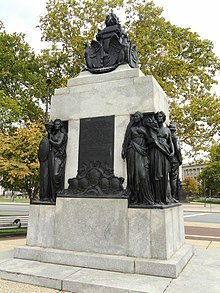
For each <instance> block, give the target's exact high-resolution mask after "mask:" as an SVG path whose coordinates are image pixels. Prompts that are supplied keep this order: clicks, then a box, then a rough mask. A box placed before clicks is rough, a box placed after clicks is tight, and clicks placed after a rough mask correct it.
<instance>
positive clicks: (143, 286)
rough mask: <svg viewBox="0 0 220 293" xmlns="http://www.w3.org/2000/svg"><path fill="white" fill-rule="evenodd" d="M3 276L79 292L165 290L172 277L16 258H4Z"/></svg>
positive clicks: (0, 270)
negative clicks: (117, 271)
mask: <svg viewBox="0 0 220 293" xmlns="http://www.w3.org/2000/svg"><path fill="white" fill-rule="evenodd" d="M0 279H5V280H10V281H15V282H20V283H26V284H31V285H37V286H42V287H48V288H54V289H58V290H64V291H70V292H75V293H79V292H87V293H137V292H138V293H142V292H143V293H153V292H157V293H162V292H164V291H165V289H166V288H167V287H168V286H169V284H170V283H171V280H172V279H170V278H162V277H152V276H145V275H138V274H125V273H116V272H109V271H101V270H93V269H85V268H80V267H71V266H64V265H57V264H49V263H42V262H39V261H30V260H23V259H13V258H11V259H8V258H6V259H5V260H4V259H1V260H0Z"/></svg>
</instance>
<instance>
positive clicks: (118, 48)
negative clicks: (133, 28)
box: [85, 11, 138, 73]
mask: <svg viewBox="0 0 220 293" xmlns="http://www.w3.org/2000/svg"><path fill="white" fill-rule="evenodd" d="M105 24H106V27H105V28H104V29H103V30H98V33H97V35H96V40H92V42H91V46H89V45H88V44H86V51H85V59H86V65H87V70H89V71H90V72H91V73H105V72H110V71H112V70H114V69H116V68H117V67H118V66H119V65H121V64H129V65H130V67H132V68H135V67H138V56H137V50H136V45H132V44H131V40H130V39H129V38H128V36H127V34H126V32H124V31H123V30H122V28H121V25H120V22H119V19H118V17H117V16H116V15H115V14H114V13H113V11H112V12H110V13H109V15H107V16H106V20H105Z"/></svg>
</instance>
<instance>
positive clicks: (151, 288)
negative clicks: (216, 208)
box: [0, 238, 220, 293]
mask: <svg viewBox="0 0 220 293" xmlns="http://www.w3.org/2000/svg"><path fill="white" fill-rule="evenodd" d="M25 241H26V239H25V238H17V239H10V238H8V239H0V252H1V253H0V276H1V269H3V270H4V266H6V267H7V264H8V263H10V260H12V258H13V250H12V249H13V248H14V247H16V246H20V245H24V244H25ZM186 243H188V244H194V245H195V248H196V250H195V256H193V258H192V259H191V260H190V262H189V263H188V265H187V266H186V267H185V268H184V270H183V272H182V273H181V274H180V276H179V277H178V278H177V279H170V278H161V277H152V276H144V275H132V274H121V273H114V272H104V271H97V270H91V269H84V268H76V267H75V268H70V267H69V268H68V267H67V266H60V265H52V264H49V265H48V264H43V263H38V262H30V261H28V262H29V263H31V266H30V264H29V269H30V270H31V269H33V270H35V272H36V274H39V277H38V278H39V280H41V278H42V276H41V274H42V272H43V274H44V273H45V271H46V274H47V273H48V274H49V272H48V268H50V269H51V278H52V277H53V278H55V276H56V275H57V274H58V276H59V274H61V275H62V273H63V274H64V273H65V271H66V270H67V271H68V270H69V271H70V270H71V269H72V270H74V274H73V275H74V276H76V275H77V278H76V279H74V280H73V279H71V276H70V277H68V278H67V279H66V282H67V281H68V282H69V284H72V283H73V284H74V286H75V287H74V288H78V290H75V293H81V292H86V293H90V292H91V293H93V292H94V293H104V292H108V293H125V292H126V293H127V292H135V293H138V292H144V293H148V292H149V293H153V292H154V293H162V292H166V293H174V292H175V293H176V292H178V293H187V292H189V293H203V292H204V293H207V292H209V293H219V292H220V242H214V241H200V240H199V241H198V240H197V241H195V240H186ZM37 263H38V264H37ZM39 264H40V265H39ZM25 265H26V261H24V266H25ZM41 267H43V269H42V271H40V270H41ZM26 271H27V268H26ZM53 272H54V273H53ZM59 272H60V273H59ZM18 273H19V272H18ZM19 274H20V273H19ZM70 275H71V274H70ZM20 276H21V277H16V278H15V279H16V280H17V279H18V280H19V279H20V280H22V278H23V281H24V277H22V274H21V275H20ZM26 278H27V281H26V282H25V284H23V283H17V282H11V281H6V280H2V279H0V292H1V293H20V292H21V293H57V292H62V293H64V292H70V291H60V290H58V289H50V288H45V287H39V286H33V285H28V284H27V282H28V281H29V279H28V273H27V272H26ZM39 280H38V282H39V283H38V284H42V283H41V281H39ZM31 281H32V280H31V277H30V282H31ZM71 282H72V283H71ZM97 284H98V285H97ZM97 286H98V287H97ZM112 286H116V289H113V288H112ZM100 287H101V289H100ZM71 292H74V291H71Z"/></svg>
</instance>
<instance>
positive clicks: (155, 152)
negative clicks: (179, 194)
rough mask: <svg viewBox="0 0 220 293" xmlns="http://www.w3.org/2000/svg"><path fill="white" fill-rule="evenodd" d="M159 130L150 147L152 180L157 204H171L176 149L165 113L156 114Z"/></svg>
mask: <svg viewBox="0 0 220 293" xmlns="http://www.w3.org/2000/svg"><path fill="white" fill-rule="evenodd" d="M155 119H156V121H157V124H158V129H157V130H156V131H155V134H154V142H153V143H152V144H151V145H150V152H149V156H150V178H151V186H152V192H153V196H154V200H155V202H156V203H157V204H161V205H163V204H170V203H172V198H171V197H170V186H169V173H170V171H171V160H172V157H173V154H174V147H173V143H172V138H171V132H170V129H169V128H168V127H165V126H164V125H163V123H164V122H165V121H166V115H165V113H164V112H163V111H160V112H157V113H156V114H155Z"/></svg>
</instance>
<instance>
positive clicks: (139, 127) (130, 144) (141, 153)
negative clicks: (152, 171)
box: [122, 112, 154, 205]
mask: <svg viewBox="0 0 220 293" xmlns="http://www.w3.org/2000/svg"><path fill="white" fill-rule="evenodd" d="M149 138H150V137H149V134H148V133H147V131H146V128H145V127H144V125H143V114H142V113H140V112H136V113H135V114H134V117H133V119H132V120H131V122H130V123H129V124H128V126H127V130H126V134H125V139H124V143H123V146H122V158H123V159H126V163H127V187H126V191H125V194H126V196H128V198H129V203H130V204H131V205H132V204H145V205H153V204H154V200H153V196H152V192H151V186H150V177H149V157H148V149H147V146H146V145H147V141H148V139H149Z"/></svg>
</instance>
